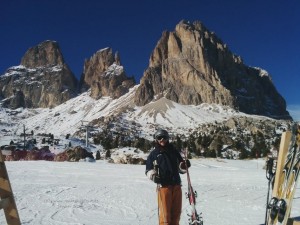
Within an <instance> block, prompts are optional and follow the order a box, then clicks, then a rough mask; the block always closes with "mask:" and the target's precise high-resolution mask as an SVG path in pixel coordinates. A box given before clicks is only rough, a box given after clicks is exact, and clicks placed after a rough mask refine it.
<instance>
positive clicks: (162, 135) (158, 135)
mask: <svg viewBox="0 0 300 225" xmlns="http://www.w3.org/2000/svg"><path fill="white" fill-rule="evenodd" d="M154 138H155V139H156V140H160V139H162V138H163V139H165V140H169V138H170V137H169V133H168V131H166V130H163V129H158V130H157V131H156V132H155V134H154Z"/></svg>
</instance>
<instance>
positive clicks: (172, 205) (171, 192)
mask: <svg viewBox="0 0 300 225" xmlns="http://www.w3.org/2000/svg"><path fill="white" fill-rule="evenodd" d="M157 195H158V196H157V198H158V206H159V225H179V220H180V215H181V207H182V191H181V186H180V185H169V186H163V187H159V188H158V189H157Z"/></svg>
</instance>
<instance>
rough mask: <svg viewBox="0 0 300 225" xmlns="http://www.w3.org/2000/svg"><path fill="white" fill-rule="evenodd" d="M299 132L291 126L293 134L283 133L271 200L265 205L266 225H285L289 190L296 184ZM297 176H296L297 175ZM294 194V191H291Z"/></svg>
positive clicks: (289, 201)
mask: <svg viewBox="0 0 300 225" xmlns="http://www.w3.org/2000/svg"><path fill="white" fill-rule="evenodd" d="M298 136H299V132H298V129H297V126H296V125H294V126H293V132H292V133H291V132H289V131H287V132H284V133H283V135H282V138H281V143H280V151H279V156H278V161H277V167H276V176H275V182H274V186H273V192H272V198H271V200H270V202H268V203H267V210H268V212H267V213H266V217H267V214H268V219H266V223H265V224H266V225H267V224H268V225H279V224H280V225H283V224H284V225H285V224H286V221H287V218H286V221H285V223H284V219H285V217H288V216H289V215H287V216H285V215H286V214H287V209H289V210H290V206H291V200H292V199H291V196H292V195H293V194H292V191H291V188H293V187H295V185H296V182H297V177H296V172H297V171H296V172H293V171H294V170H297V169H296V168H297V166H296V165H298V164H296V162H297V161H298V160H297V158H299V147H298V146H299V144H298V142H299V140H300V139H299V137H298ZM297 176H298V175H297ZM295 178H296V179H295ZM293 193H294V191H293Z"/></svg>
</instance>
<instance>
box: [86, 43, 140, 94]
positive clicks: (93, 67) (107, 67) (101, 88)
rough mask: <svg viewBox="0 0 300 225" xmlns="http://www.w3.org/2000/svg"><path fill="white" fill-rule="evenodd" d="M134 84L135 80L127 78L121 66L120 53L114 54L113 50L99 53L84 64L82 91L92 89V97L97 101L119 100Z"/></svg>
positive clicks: (108, 49) (104, 50)
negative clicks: (101, 98)
mask: <svg viewBox="0 0 300 225" xmlns="http://www.w3.org/2000/svg"><path fill="white" fill-rule="evenodd" d="M134 84H135V81H134V79H133V78H128V77H127V75H126V73H125V70H124V68H123V66H122V65H121V60H120V55H119V53H118V52H116V53H115V54H113V51H112V49H111V48H105V49H101V50H99V51H97V52H96V53H95V54H94V55H93V56H92V57H91V58H90V59H87V60H85V62H84V69H83V74H82V77H81V85H80V86H81V91H86V90H87V89H89V88H91V97H93V98H95V99H98V98H100V97H102V96H110V97H112V98H118V97H120V96H122V95H123V94H125V93H127V92H128V90H129V88H130V87H132V86H133V85H134Z"/></svg>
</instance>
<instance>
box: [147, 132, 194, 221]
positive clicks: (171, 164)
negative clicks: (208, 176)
mask: <svg viewBox="0 0 300 225" xmlns="http://www.w3.org/2000/svg"><path fill="white" fill-rule="evenodd" d="M154 138H155V147H154V149H153V150H152V151H151V153H150V154H149V156H148V158H147V162H146V175H147V177H148V178H149V179H150V180H152V181H153V182H154V183H156V184H157V194H158V207H159V224H160V225H179V221H180V214H181V207H182V191H181V179H180V175H179V173H185V172H186V167H187V166H188V167H190V166H191V164H190V162H189V160H187V161H184V160H183V158H182V157H181V155H180V153H179V151H178V150H177V149H175V147H174V146H173V145H172V144H170V143H169V134H168V132H167V131H166V130H163V129H159V130H157V131H156V133H155V134H154Z"/></svg>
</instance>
